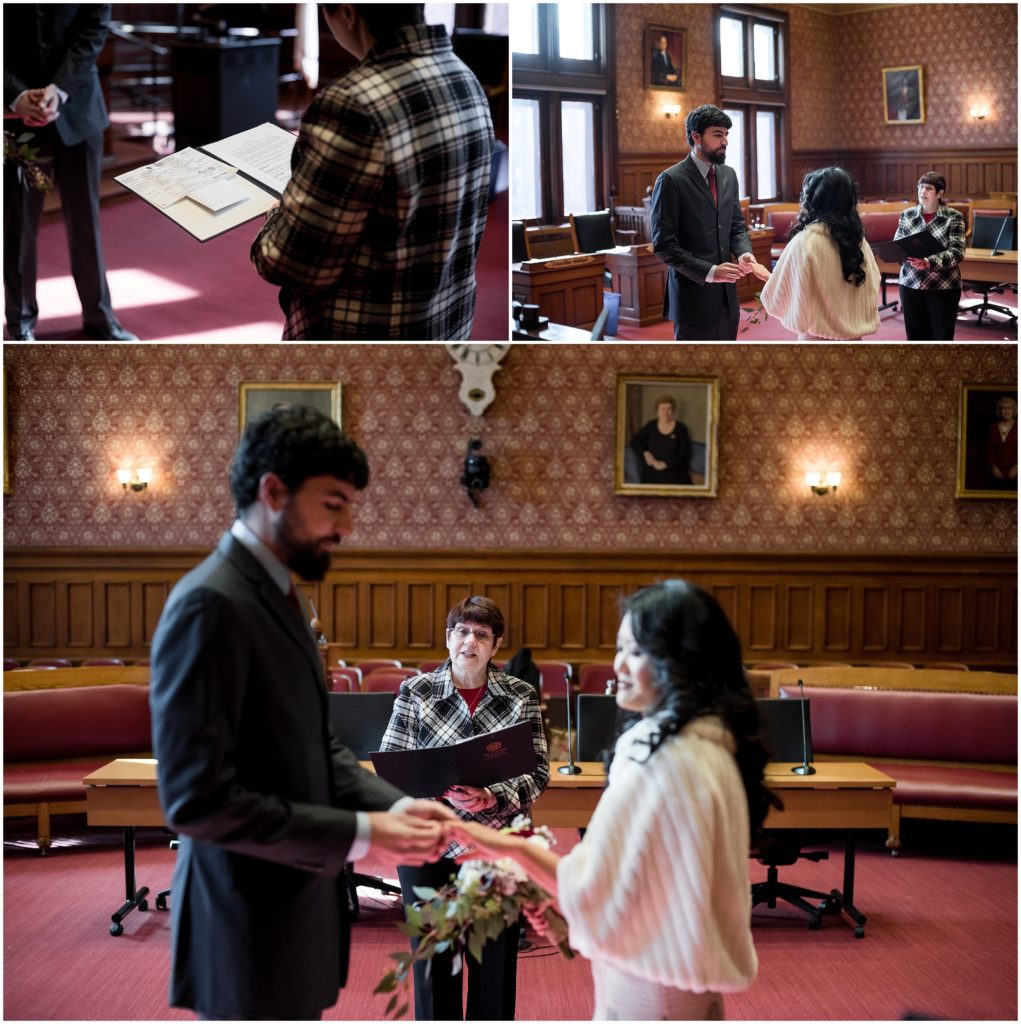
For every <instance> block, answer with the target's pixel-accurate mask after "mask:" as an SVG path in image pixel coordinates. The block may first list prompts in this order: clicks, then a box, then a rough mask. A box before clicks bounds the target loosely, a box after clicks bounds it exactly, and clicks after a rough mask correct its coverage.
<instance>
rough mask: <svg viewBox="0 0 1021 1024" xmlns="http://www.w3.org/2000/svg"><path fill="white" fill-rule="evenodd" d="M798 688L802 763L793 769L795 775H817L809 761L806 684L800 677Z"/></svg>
mask: <svg viewBox="0 0 1021 1024" xmlns="http://www.w3.org/2000/svg"><path fill="white" fill-rule="evenodd" d="M798 689H799V690H800V691H801V764H796V765H795V766H794V767H793V768H792V769H791V771H792V772H793V773H794V774H795V775H815V769H814V768H813V767H812V766H811V765H810V764H809V763H808V724H807V716H806V714H805V684H804V683H803V682H802V681H801V680H800V679H799V680H798Z"/></svg>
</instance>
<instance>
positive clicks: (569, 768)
mask: <svg viewBox="0 0 1021 1024" xmlns="http://www.w3.org/2000/svg"><path fill="white" fill-rule="evenodd" d="M564 686H565V687H566V688H567V764H562V765H561V766H560V767H559V768H558V769H557V771H558V772H560V774H561V775H581V769H580V768H579V767H578V766H577V765H576V764H575V763H574V743H573V741H572V740H571V677H570V676H565V677H564Z"/></svg>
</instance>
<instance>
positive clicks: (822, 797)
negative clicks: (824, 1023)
mask: <svg viewBox="0 0 1021 1024" xmlns="http://www.w3.org/2000/svg"><path fill="white" fill-rule="evenodd" d="M361 764H362V766H363V767H365V768H368V769H369V770H371V769H372V763H371V762H369V761H363V762H361ZM562 764H564V762H563V761H551V762H550V782H549V786H548V787H547V789H546V792H545V793H543V795H542V796H541V797H540V798H539V799H538V800H537V801H536V803H535V806H534V807H533V808H532V818H533V821H534V822H535V823H536V824H538V825H548V826H549V827H550V828H585V827H586V826H587V825H588V823H589V819H590V818H591V817H592V812H593V811H594V810H595V806H596V804H597V803H598V802H599V797H600V796H601V795H602V792H603V788H604V782H605V778H606V776H605V773H604V771H603V766H602V764H601V763H600V762H597V761H578V762H576V764H577V765H578V767H579V768H581V774H579V775H561V774H560V772H558V771H557V769H558V768H559V767H560V766H561V765H562ZM792 767H793V764H790V763H780V762H778V763H775V764H769V765H767V766H766V784H767V785H768V786H769V787H770V789H773V790H775V791H778V792H779V793H780V797H781V799H782V800H783V803H784V807H783V810H777V809H775V808H773V809H771V810H770V812H769V816H768V817H767V818H766V823H765V827H766V828H767V829H836V830H840V831H844V832H845V833H846V834H845V842H844V880H843V889H842V890H838V889H834V890H832V897H833V903H834V906H835V907H836V908H837V910H838V912H839V911H841V910H843V911H845V912H847V913H848V914H850V915H851V916H852V918H853V919H854V920H855V921H856V923H857V924H858V929H859V930H860V929H861V928H862V927H863V925H864V923H865V918H864V915H862V914H860V913H859V912H858V911H857V910H856V908H855V907H854V857H855V839H854V833H855V831H856V830H857V829H866V828H876V829H887V828H889V826H890V822H891V819H892V815H893V787H894V785H895V782H894V780H893V779H891V778H890V776H888V775H884V774H883V773H882V772H880V771H878V770H877V769H875V768H872V767H871V766H870V765H867V764H863V763H858V762H844V761H830V762H822V763H820V762H817V763H816V765H815V767H816V774H815V775H794V774H792V772H791V768H792ZM82 781H83V782H84V783H85V794H86V797H85V800H86V807H87V814H88V823H89V824H90V825H116V826H119V827H121V828H123V829H124V879H125V902H124V903H123V904H122V906H121V907H120V908H118V910H117V911H116V912H115V913H114V914H113V915H111V920H112V921H113V925H112V926H111V927H110V934H111V935H120V934H121V932H122V931H123V930H124V929H123V927H122V926H121V920H122V919H123V918H124V916H125V915H126V914H128V913H130V912H131V911H132V910H134V909H135V908H136V907H138V909H140V910H145V909H147V904H146V900H145V897H146V896H147V895H148V893H149V890H148V889H147V888H145V887H143V888H141V889H138V888H137V887H136V885H135V860H134V851H135V841H134V832H135V828H136V827H137V826H140V825H150V826H160V825H162V824H163V823H164V821H163V812H162V810H161V808H160V803H159V796H158V794H157V791H156V762H155V761H154V760H152V759H151V758H150V759H141V758H139V759H127V758H121V759H119V760H116V761H111V762H110V763H109V764H107V765H104V766H103V767H102V768H100V769H99V770H98V771H95V772H93V773H92V774H91V775H87V776H86V777H85V778H84V779H83V780H82ZM160 897H162V902H161V899H160ZM165 906H166V891H164V892H163V893H161V894H159V895H158V896H157V907H160V909H164V908H165ZM856 934H857V933H856Z"/></svg>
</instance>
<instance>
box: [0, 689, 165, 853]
mask: <svg viewBox="0 0 1021 1024" xmlns="http://www.w3.org/2000/svg"><path fill="white" fill-rule="evenodd" d="M78 671H80V670H78V669H65V670H61V669H55V670H53V671H51V672H50V673H48V675H49V676H51V677H52V675H53V674H54V673H57V672H78ZM145 671H146V675H147V673H148V670H145ZM11 674H12V673H6V675H8V676H9V675H11ZM40 675H42V673H40ZM6 683H7V680H6V679H5V684H6ZM151 751H152V728H151V723H150V716H149V687H148V686H146V685H139V684H138V683H132V682H125V683H119V682H113V683H109V684H107V685H98V684H95V685H87V686H68V685H63V686H56V687H51V688H45V689H42V688H20V689H8V688H7V687H6V686H5V690H4V818H9V817H34V818H35V819H36V841H37V843H38V845H39V849H40V850H41V851H42V853H44V854H45V853H46V851H47V850H48V849H49V847H50V844H51V835H50V817H51V815H53V814H84V813H85V786H84V785H83V784H82V779H83V777H84V776H86V775H88V774H89V773H90V772H93V771H95V770H96V769H98V768H101V767H102V766H103V765H105V764H107V763H108V762H109V761H112V760H113V759H114V758H117V757H151V756H152V755H151Z"/></svg>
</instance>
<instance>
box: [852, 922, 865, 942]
mask: <svg viewBox="0 0 1021 1024" xmlns="http://www.w3.org/2000/svg"><path fill="white" fill-rule="evenodd" d="M854 937H855V938H856V939H864V938H865V929H864V928H863V927H862V926H861V925H858V927H857V928H855V930H854Z"/></svg>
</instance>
